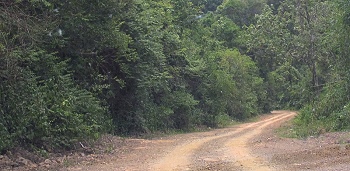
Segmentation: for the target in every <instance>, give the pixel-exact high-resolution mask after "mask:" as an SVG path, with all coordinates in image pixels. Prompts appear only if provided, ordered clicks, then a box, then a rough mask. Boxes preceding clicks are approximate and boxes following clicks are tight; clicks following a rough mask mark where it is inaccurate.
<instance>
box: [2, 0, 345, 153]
mask: <svg viewBox="0 0 350 171" xmlns="http://www.w3.org/2000/svg"><path fill="white" fill-rule="evenodd" d="M349 16H350V3H349V2H348V1H346V0H337V1H330V0H328V1H327V0H326V1H324V0H322V1H321V0H309V1H304V0H292V1H283V0H249V1H243V0H206V1H202V0H192V1H187V0H156V1H153V0H99V1H95V0H84V1H77V0H69V1H68V0H63V1H62V0H16V1H13V0H1V1H0V151H1V153H4V152H6V151H7V150H9V149H11V148H13V147H15V146H18V145H22V146H26V147H31V148H40V149H44V150H47V151H54V150H55V149H70V148H72V144H74V143H77V142H79V141H81V140H82V139H96V138H98V137H99V136H100V135H101V134H105V133H112V134H116V135H139V134H144V133H154V132H159V131H160V132H162V131H166V130H175V131H183V130H193V129H194V128H196V127H201V126H205V127H213V128H215V127H222V126H225V125H227V124H229V123H230V122H231V121H232V120H246V119H249V118H252V117H254V116H257V115H258V114H259V113H266V112H269V111H271V110H275V109H286V108H289V109H296V110H299V109H300V114H299V116H298V117H297V118H296V119H295V121H294V122H295V126H296V127H298V128H300V132H298V133H297V134H298V135H303V136H304V135H309V134H314V133H319V132H322V131H337V130H344V129H349V128H350V101H349V98H350V87H349V85H350V84H349V83H350V80H349V79H350V70H349V66H350V58H349V54H350V49H349V47H350V35H349V32H350V18H349ZM306 130H307V132H303V131H306Z"/></svg>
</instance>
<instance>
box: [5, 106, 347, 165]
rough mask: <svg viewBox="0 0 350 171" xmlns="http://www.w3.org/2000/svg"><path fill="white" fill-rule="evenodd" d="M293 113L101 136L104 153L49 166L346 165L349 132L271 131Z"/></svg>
mask: <svg viewBox="0 0 350 171" xmlns="http://www.w3.org/2000/svg"><path fill="white" fill-rule="evenodd" d="M295 115H296V113H295V112H291V111H274V112H272V113H271V114H270V115H264V116H262V117H261V118H260V119H259V121H257V122H253V123H246V124H241V125H237V126H233V127H230V128H225V129H217V130H212V131H208V132H198V133H189V134H180V135H173V136H168V137H163V138H156V139H153V140H145V139H122V138H118V137H113V136H111V137H106V139H107V140H106V141H104V142H107V143H105V144H104V145H102V146H101V147H100V149H104V150H105V152H108V153H107V154H106V153H105V154H103V155H96V154H90V155H85V154H80V155H79V157H75V158H74V157H73V158H72V159H70V160H66V161H65V162H63V164H61V165H59V167H52V168H51V170H60V171H78V170H79V171H80V170H81V171H83V170H84V171H85V170H87V171H89V170H90V171H103V170H105V171H110V170H117V171H144V170H149V171H158V170H159V171H183V170H191V171H209V170H218V171H219V170H220V171H222V170H225V171H231V170H248V171H253V170H257V171H265V170H266V171H269V170H277V171H278V170H350V144H349V143H350V134H349V133H346V132H344V133H328V134H324V135H322V136H320V137H317V138H315V137H311V138H308V139H305V140H299V139H289V138H280V137H278V136H276V133H275V130H276V129H277V128H278V127H280V125H281V124H283V123H284V122H286V121H288V120H290V119H291V118H293V117H294V116H295ZM91 158H92V159H93V160H87V159H91ZM0 160H1V159H0ZM32 169H34V170H50V169H47V168H42V167H35V168H32Z"/></svg>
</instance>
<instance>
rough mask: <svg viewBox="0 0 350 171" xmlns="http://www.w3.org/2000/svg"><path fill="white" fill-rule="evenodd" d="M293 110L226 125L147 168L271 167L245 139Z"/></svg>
mask: <svg viewBox="0 0 350 171" xmlns="http://www.w3.org/2000/svg"><path fill="white" fill-rule="evenodd" d="M295 115H296V113H295V112H290V111H278V112H274V113H273V115H271V116H270V117H267V118H265V119H264V120H261V121H259V122H255V123H248V124H243V125H241V126H240V127H238V128H237V127H235V128H227V129H226V130H225V131H224V132H222V130H221V131H220V132H219V131H218V132H217V133H215V134H214V135H213V136H208V137H202V138H198V139H195V140H192V141H191V142H187V143H185V144H181V145H179V146H177V147H175V148H174V149H173V150H172V151H170V152H169V153H168V154H167V155H165V156H164V157H161V158H159V159H157V161H156V163H155V164H154V165H152V166H151V167H150V170H161V171H172V170H211V169H216V170H260V171H268V170H273V167H271V166H269V164H268V162H266V161H264V160H263V159H262V158H258V157H255V156H254V154H252V153H251V151H250V148H249V145H248V141H249V140H250V139H252V138H254V137H255V136H258V135H259V134H260V133H261V132H262V131H263V130H264V129H266V128H267V127H268V126H270V125H273V124H275V123H277V122H283V121H286V120H288V119H290V118H292V117H293V116H295Z"/></svg>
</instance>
